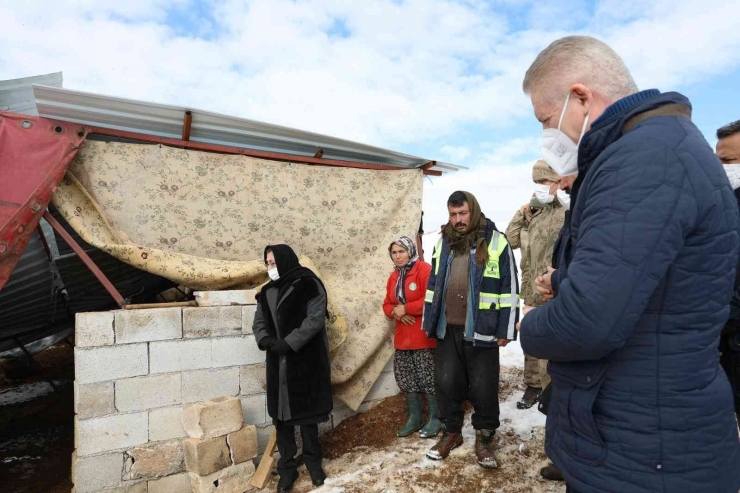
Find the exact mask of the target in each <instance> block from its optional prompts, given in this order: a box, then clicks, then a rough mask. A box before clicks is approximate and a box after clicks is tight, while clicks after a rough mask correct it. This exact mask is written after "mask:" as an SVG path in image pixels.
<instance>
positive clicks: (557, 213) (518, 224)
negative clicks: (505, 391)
mask: <svg viewBox="0 0 740 493" xmlns="http://www.w3.org/2000/svg"><path fill="white" fill-rule="evenodd" d="M559 180H560V177H559V176H558V175H557V173H555V171H553V170H552V168H550V167H549V166H548V165H547V163H545V162H544V161H537V163H536V164H535V165H534V168H533V169H532V181H534V182H535V183H536V184H537V187H536V191H535V195H534V196H533V197H532V201H531V202H530V203H529V204H527V205H525V206H523V207H522V208H521V209H520V210H519V211H517V213H516V214H515V215H514V218H513V219H512V221H511V223H510V224H509V227H508V228H507V230H506V235H507V238H508V239H509V244H510V245H511V246H512V248H514V245H515V244H517V243H518V246H519V247H520V248H521V249H522V261H521V271H522V297H523V298H524V305H525V306H531V307H535V306H540V305H543V304H545V302H546V300H545V299H543V298H542V295H541V294H539V293H537V291H536V290H535V289H534V280H535V279H536V278H537V276H540V275H542V273H543V272H544V271H545V270H546V269H547V267H549V266H551V265H552V252H553V248H554V246H555V242H556V241H557V238H558V233H559V232H560V228H562V227H563V222H564V220H565V208H563V206H562V205H561V204H560V202H558V199H557V197H556V191H557V188H558V186H557V184H558V182H559ZM516 240H518V241H516ZM524 383H525V384H526V385H527V389H526V390H525V391H524V396H523V397H522V400H521V401H519V402H518V403H517V407H518V408H519V409H528V408H530V407H532V406H533V405H535V404H536V403H537V401H538V400H539V398H540V394H541V393H542V389H544V388H545V387H547V385H549V383H550V377H549V375H548V374H547V361H546V360H537V359H536V358H533V357H531V356H528V355H526V354H525V355H524Z"/></svg>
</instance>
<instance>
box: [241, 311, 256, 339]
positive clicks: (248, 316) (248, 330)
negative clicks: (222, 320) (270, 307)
mask: <svg viewBox="0 0 740 493" xmlns="http://www.w3.org/2000/svg"><path fill="white" fill-rule="evenodd" d="M255 313H257V307H256V306H243V307H242V334H253V332H252V325H253V324H254V314H255Z"/></svg>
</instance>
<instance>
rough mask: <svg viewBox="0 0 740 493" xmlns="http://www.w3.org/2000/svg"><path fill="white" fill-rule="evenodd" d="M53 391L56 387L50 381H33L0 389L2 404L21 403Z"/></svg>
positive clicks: (0, 402) (0, 403) (0, 404)
mask: <svg viewBox="0 0 740 493" xmlns="http://www.w3.org/2000/svg"><path fill="white" fill-rule="evenodd" d="M55 383H57V382H55ZM53 391H54V389H53V388H52V386H51V385H49V383H48V382H32V383H25V384H22V385H16V386H13V387H9V388H7V389H4V390H0V406H9V405H10V404H20V403H21V402H27V401H30V400H33V399H36V398H38V397H41V396H44V395H47V394H51V393H52V392H53Z"/></svg>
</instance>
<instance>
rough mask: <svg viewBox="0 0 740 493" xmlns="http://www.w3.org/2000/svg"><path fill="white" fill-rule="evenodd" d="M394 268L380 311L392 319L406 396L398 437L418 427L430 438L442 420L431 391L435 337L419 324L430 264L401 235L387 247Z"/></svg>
mask: <svg viewBox="0 0 740 493" xmlns="http://www.w3.org/2000/svg"><path fill="white" fill-rule="evenodd" d="M388 252H389V253H390V255H391V259H392V260H393V263H395V264H396V268H395V270H394V271H393V273H392V274H391V276H390V278H388V286H387V291H386V295H385V301H384V302H383V311H384V312H385V315H386V316H387V317H388V318H392V319H394V320H395V321H396V337H395V347H396V354H395V356H394V358H393V372H394V374H395V376H396V382H397V383H398V387H399V388H400V389H401V392H403V393H404V394H405V396H406V407H407V409H408V414H409V418H408V421H406V424H405V425H403V427H402V428H401V429H400V430H397V431H396V435H398V436H399V437H405V436H408V435H411V434H412V433H414V432H415V431H417V430H421V431H420V432H419V435H420V436H421V437H423V438H431V437H433V436H436V435H437V433H439V430H440V429H441V428H442V423H441V422H440V421H439V420H438V419H437V398H436V396H435V392H434V348H435V347H436V340H435V339H429V338H427V335H426V333H425V332H424V331H423V330H422V328H421V318H422V315H423V313H424V298H425V295H426V291H427V281H429V274H430V273H431V271H432V267H431V266H430V265H429V264H427V263H424V262H422V261H421V260H419V256H418V255H417V253H416V245H415V244H414V241H413V240H412V239H411V238H409V237H408V236H401V237H400V238H398V239H397V240H395V241H394V242H393V243H391V245H390V246H389V247H388ZM421 394H426V396H427V403H428V407H429V419H428V420H427V422H426V424H424V415H423V413H422V406H421Z"/></svg>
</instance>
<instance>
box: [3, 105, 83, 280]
mask: <svg viewBox="0 0 740 493" xmlns="http://www.w3.org/2000/svg"><path fill="white" fill-rule="evenodd" d="M86 136H87V128H86V127H85V126H84V125H81V124H79V123H69V122H60V121H55V120H49V119H46V118H41V117H33V116H27V115H19V114H15V113H8V112H2V111H0V289H2V287H3V286H4V285H5V283H6V282H7V280H8V278H9V277H10V273H11V272H12V271H13V268H14V267H15V265H16V264H17V263H18V260H19V259H20V257H21V254H22V253H23V250H24V249H25V248H26V245H27V244H28V240H29V238H30V236H31V235H32V234H33V233H34V231H35V230H36V227H37V226H38V224H39V220H40V219H41V216H42V214H43V213H44V210H46V206H47V205H48V204H49V200H51V195H52V193H54V191H55V190H56V187H57V186H58V185H59V182H60V181H61V180H62V177H63V176H64V171H65V170H66V169H67V166H69V163H70V162H72V159H73V158H74V157H75V155H76V154H77V150H78V149H79V147H80V145H81V144H82V142H84V140H85V137H86Z"/></svg>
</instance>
